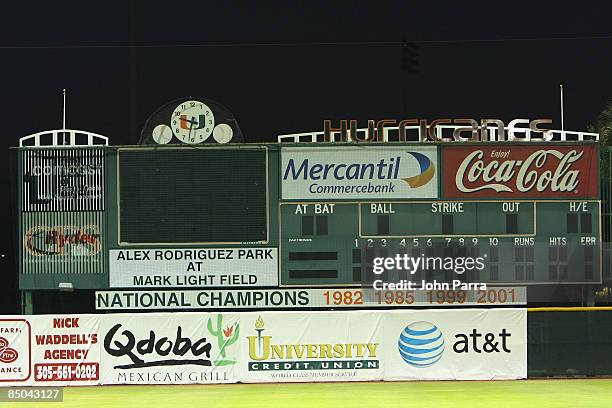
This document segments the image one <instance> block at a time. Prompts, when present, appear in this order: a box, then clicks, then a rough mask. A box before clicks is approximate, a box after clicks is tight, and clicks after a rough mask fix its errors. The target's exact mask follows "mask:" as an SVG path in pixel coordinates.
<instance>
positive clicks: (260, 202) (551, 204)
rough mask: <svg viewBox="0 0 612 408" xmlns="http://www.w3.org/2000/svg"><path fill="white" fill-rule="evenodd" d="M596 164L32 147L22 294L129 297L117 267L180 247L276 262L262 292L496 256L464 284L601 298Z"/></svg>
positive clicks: (559, 146) (580, 156) (358, 153)
mask: <svg viewBox="0 0 612 408" xmlns="http://www.w3.org/2000/svg"><path fill="white" fill-rule="evenodd" d="M475 151H480V152H483V154H481V156H480V159H478V158H477V157H476V156H474V157H476V158H475V159H474V158H472V159H470V160H472V162H470V163H471V164H470V163H468V164H470V165H472V167H471V169H468V170H466V169H465V168H464V167H465V163H466V162H467V161H469V160H468V156H470V155H471V153H472V152H475ZM470 157H471V156H470ZM598 157H599V146H598V144H597V143H592V142H580V143H576V142H573V143H570V142H567V143H564V142H556V143H548V144H538V143H533V142H532V143H509V142H508V143H461V144H459V143H456V144H448V145H432V144H426V143H420V144H417V143H389V144H386V145H381V144H371V145H354V144H323V143H321V144H317V143H308V144H299V143H297V144H287V145H281V144H234V145H226V146H218V145H217V146H210V145H201V146H184V147H177V146H176V145H173V146H156V147H151V146H130V147H115V146H104V147H101V146H96V147H61V148H59V147H58V148H55V147H40V148H20V149H19V197H18V205H19V232H18V234H19V253H20V264H19V285H20V289H22V290H37V289H57V288H58V287H59V286H60V284H64V283H70V284H71V285H72V287H73V288H75V289H108V288H116V289H121V288H123V286H120V285H117V284H112V283H111V282H114V280H113V279H112V276H111V275H112V274H115V275H116V274H120V273H122V270H121V269H113V268H114V267H113V265H114V264H113V262H111V261H112V259H110V257H111V255H112V254H115V253H117V252H118V251H119V252H120V251H122V250H134V251H136V252H138V251H141V252H144V251H148V250H161V249H163V250H174V249H177V248H181V249H183V250H185V251H189V250H198V249H220V250H221V249H227V248H229V250H232V249H234V250H238V249H241V248H242V249H244V251H243V252H246V250H247V249H248V251H256V250H266V249H273V250H274V251H278V254H277V255H273V256H275V259H274V262H276V264H277V268H276V271H275V272H274V273H275V274H276V275H277V277H276V281H275V282H273V283H270V282H272V281H271V280H269V281H266V282H268V283H265V284H263V285H260V286H261V287H313V288H314V287H336V286H337V287H358V286H362V285H368V284H370V282H371V280H372V279H373V276H372V271H371V268H372V261H373V259H374V258H377V257H386V256H394V255H396V254H407V255H409V256H413V257H416V256H444V257H446V256H450V257H465V256H482V257H486V258H487V261H486V268H485V269H484V270H482V271H479V272H477V273H476V272H470V273H466V274H464V275H463V276H461V277H460V278H461V279H465V280H469V281H478V282H486V283H488V284H491V285H500V286H502V285H506V286H508V285H517V286H523V285H536V284H583V285H584V284H598V283H601V281H602V266H601V265H602V261H601V209H600V201H599V174H598V173H597V168H598ZM478 160H480V161H478ZM529 160H531V161H532V163H533V164H532V166H531V167H529V166H527V165H525V164H524V163H527V162H528V161H529ZM493 161H495V163H496V164H495V165H492V164H491V163H492V162H493ZM304 163H306V164H304ZM504 163H505V164H504ZM508 163H510V164H508ZM522 163H523V167H525V168H527V170H521V169H523V167H521V166H522ZM461 166H463V167H461ZM500 166H501V167H503V166H506V167H507V168H506V170H508V169H509V168H510V167H512V166H514V167H513V168H514V170H512V171H510V170H508V172H506V173H503V174H502V173H499V172H497V173H495V172H496V171H497V170H496V169H499V168H500ZM458 169H459V170H460V171H467V172H469V171H471V172H472V173H471V174H467V173H466V174H467V175H465V180H464V181H461V180H462V179H461V177H459V176H458V175H457V174H458V173H457V172H458V171H459V170H458ZM485 169H488V170H486V171H485ZM521 171H522V172H523V173H521ZM529 171H535V173H533V175H532V176H531V178H530V176H529ZM487 172H488V173H487ZM494 173H495V174H494ZM521 174H522V175H521ZM477 176H480V179H478V177H477ZM520 177H523V179H522V180H518V178H520ZM485 179H486V180H485ZM489 179H490V180H489ZM487 180H488V181H487ZM491 180H493V181H495V180H497V182H495V183H493V182H492V181H491ZM499 180H503V181H501V182H500V181H499ZM532 181H533V183H531V182H532ZM468 182H469V183H472V184H470V185H469V186H466V185H464V184H466V183H468ZM326 183H327V184H326ZM487 183H489V184H487ZM504 183H505V184H504ZM512 183H515V184H516V185H514V184H512ZM520 183H523V185H521V186H519V184H520ZM530 183H531V184H533V185H534V186H536V187H537V188H535V187H534V188H533V189H531V190H529V191H519V190H520V189H521V188H522V189H523V190H524V189H525V186H527V185H528V184H530ZM536 184H537V185H536ZM498 190H499V191H498ZM508 190H511V191H508ZM536 190H537V191H536ZM126 228H129V229H130V231H132V232H133V233H132V232H130V233H126V230H125V229H126ZM130 234H132V235H130ZM172 237H176V239H172ZM133 253H134V252H130V253H128V254H133ZM129 256H132V255H129ZM227 265H228V266H227V268H228V269H231V268H233V267H234V266H232V265H234V264H230V263H227ZM236 265H238V264H236ZM245 265H246V266H245ZM248 265H249V263H248V262H245V263H243V264H240V268H245V267H246V268H248V267H249V266H248ZM252 265H253V268H255V269H254V270H256V268H257V267H258V266H256V265H255V263H253V264H252ZM261 265H262V266H259V267H260V268H265V267H266V266H265V265H269V264H265V265H264V264H261ZM384 277H385V278H389V279H390V278H391V276H384ZM393 278H398V277H397V276H395V277H393ZM399 278H403V279H406V278H408V279H412V280H417V281H418V280H421V279H434V278H435V279H436V280H445V281H448V280H450V279H452V278H456V276H454V275H453V274H449V273H448V271H441V270H435V269H433V270H429V271H427V273H425V272H424V271H422V272H420V273H416V274H414V275H411V276H401V277H399ZM247 286H248V285H246V284H245V285H244V287H247ZM168 287H175V286H174V285H170V286H167V285H166V286H159V285H157V286H155V289H164V288H168ZM194 287H197V285H196V286H194ZM215 287H223V285H221V284H218V285H215ZM238 287H240V285H238ZM142 288H150V287H142Z"/></svg>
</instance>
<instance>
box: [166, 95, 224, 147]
mask: <svg viewBox="0 0 612 408" xmlns="http://www.w3.org/2000/svg"><path fill="white" fill-rule="evenodd" d="M170 125H171V127H172V132H174V135H175V136H176V137H177V139H179V140H180V141H181V142H183V143H188V144H196V143H202V142H203V141H205V140H206V139H208V137H209V136H210V135H211V133H212V132H213V129H214V128H215V117H214V115H213V113H212V110H210V108H209V107H208V106H207V105H205V104H204V103H203V102H201V101H194V100H191V101H184V102H181V103H180V104H179V105H178V106H177V107H176V108H175V109H174V111H173V112H172V117H171V119H170Z"/></svg>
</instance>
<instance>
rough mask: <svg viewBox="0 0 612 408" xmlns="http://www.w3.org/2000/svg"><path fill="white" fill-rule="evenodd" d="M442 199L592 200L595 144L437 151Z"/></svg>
mask: <svg viewBox="0 0 612 408" xmlns="http://www.w3.org/2000/svg"><path fill="white" fill-rule="evenodd" d="M442 162H443V163H444V178H443V183H442V184H443V194H442V195H443V197H444V198H462V199H463V198H495V199H499V198H504V197H507V198H513V199H517V198H525V197H529V198H571V199H576V198H597V197H599V188H598V183H599V150H598V147H597V145H596V144H579V145H578V144H577V145H568V144H563V145H556V146H551V145H538V144H529V145H517V146H515V145H512V146H511V145H503V146H501V145H488V146H482V145H467V146H444V147H442Z"/></svg>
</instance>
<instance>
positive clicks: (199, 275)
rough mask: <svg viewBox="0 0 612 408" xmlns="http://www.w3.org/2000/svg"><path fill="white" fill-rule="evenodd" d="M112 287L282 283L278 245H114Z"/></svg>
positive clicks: (110, 275)
mask: <svg viewBox="0 0 612 408" xmlns="http://www.w3.org/2000/svg"><path fill="white" fill-rule="evenodd" d="M109 258H110V260H109V284H110V287H111V288H149V287H214V286H217V287H228V286H278V249H277V248H207V249H198V248H191V249H178V248H174V249H111V250H109Z"/></svg>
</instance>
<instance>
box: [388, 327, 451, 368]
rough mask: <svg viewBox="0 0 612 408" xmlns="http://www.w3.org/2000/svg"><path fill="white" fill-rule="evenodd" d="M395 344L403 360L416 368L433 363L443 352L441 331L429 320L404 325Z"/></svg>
mask: <svg viewBox="0 0 612 408" xmlns="http://www.w3.org/2000/svg"><path fill="white" fill-rule="evenodd" d="M397 345H398V348H399V353H400V355H401V356H402V358H403V359H404V361H405V362H406V363H408V364H410V365H411V366H413V367H418V368H423V367H429V366H431V365H433V364H435V363H436V361H438V360H439V359H440V358H442V353H444V337H442V332H441V331H440V329H438V327H436V326H435V325H434V324H432V323H429V322H423V321H421V322H414V323H411V324H409V325H408V326H406V328H405V329H404V331H402V333H401V334H400V336H399V340H398V342H397Z"/></svg>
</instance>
